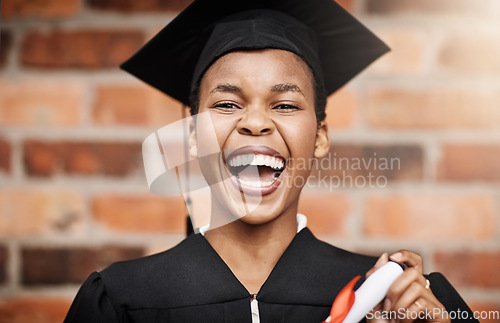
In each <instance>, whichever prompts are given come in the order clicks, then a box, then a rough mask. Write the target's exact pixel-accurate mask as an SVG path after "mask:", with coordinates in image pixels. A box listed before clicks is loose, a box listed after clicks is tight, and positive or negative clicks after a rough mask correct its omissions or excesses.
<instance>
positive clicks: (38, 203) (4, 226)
mask: <svg viewBox="0 0 500 323" xmlns="http://www.w3.org/2000/svg"><path fill="white" fill-rule="evenodd" d="M84 208H85V201H84V197H83V196H82V195H80V194H79V193H76V192H74V191H71V190H67V189H65V190H42V191H36V190H29V189H16V188H5V189H3V190H0V214H2V216H1V217H0V235H3V236H26V235H53V234H54V233H71V234H76V233H81V232H82V231H83V219H82V217H83V212H84Z"/></svg>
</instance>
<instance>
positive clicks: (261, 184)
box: [236, 177, 276, 188]
mask: <svg viewBox="0 0 500 323" xmlns="http://www.w3.org/2000/svg"><path fill="white" fill-rule="evenodd" d="M236 179H237V180H238V182H240V183H241V184H244V185H246V186H251V187H257V188H260V187H266V186H270V185H272V184H273V183H274V182H275V181H276V180H273V181H269V182H262V181H255V182H250V181H244V180H242V179H241V178H239V177H237V178H236Z"/></svg>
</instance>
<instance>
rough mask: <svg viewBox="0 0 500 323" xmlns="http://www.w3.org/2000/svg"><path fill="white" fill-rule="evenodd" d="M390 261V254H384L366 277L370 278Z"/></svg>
mask: <svg viewBox="0 0 500 323" xmlns="http://www.w3.org/2000/svg"><path fill="white" fill-rule="evenodd" d="M388 261H389V254H388V253H387V252H385V253H383V254H382V256H380V257H379V258H378V260H377V262H376V263H375V265H374V266H373V267H372V268H371V269H370V270H368V271H367V272H366V277H365V278H368V277H370V275H371V274H373V273H374V272H375V270H377V269H379V268H380V267H382V266H383V265H385V264H386V263H387V262H388Z"/></svg>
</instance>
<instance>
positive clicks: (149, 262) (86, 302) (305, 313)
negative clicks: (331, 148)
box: [64, 228, 478, 323]
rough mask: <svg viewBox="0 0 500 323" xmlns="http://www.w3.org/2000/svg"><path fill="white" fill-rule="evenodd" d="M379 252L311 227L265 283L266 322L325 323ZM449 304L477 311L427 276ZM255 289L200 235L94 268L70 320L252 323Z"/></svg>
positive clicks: (259, 296) (262, 301)
mask: <svg viewBox="0 0 500 323" xmlns="http://www.w3.org/2000/svg"><path fill="white" fill-rule="evenodd" d="M376 260H377V259H376V258H374V257H368V256H364V255H359V254H355V253H351V252H348V251H345V250H342V249H339V248H336V247H334V246H331V245H329V244H327V243H324V242H322V241H320V240H318V239H316V238H315V237H314V236H313V234H312V233H311V232H310V231H309V229H307V228H304V229H303V230H301V231H300V232H299V233H297V235H296V236H295V238H294V239H293V240H292V242H291V244H290V245H289V247H288V248H287V249H286V251H285V252H284V253H283V255H282V257H281V258H280V260H279V261H278V263H277V264H276V266H275V268H274V269H273V271H272V272H271V274H270V275H269V277H268V278H267V280H266V282H265V283H264V284H263V285H262V287H261V289H260V291H259V293H258V294H257V296H256V297H257V300H258V305H259V312H260V321H261V323H271V322H272V323H280V322H283V323H284V322H286V323H294V322H297V323H299V322H300V323H304V322H311V323H320V322H322V321H323V320H325V319H326V318H327V317H328V315H329V311H330V308H331V305H332V302H333V300H334V299H335V296H336V295H337V293H338V292H339V291H340V290H341V289H342V288H343V287H344V286H345V285H346V284H347V283H348V282H349V281H350V280H351V279H352V278H353V277H354V276H356V275H359V274H361V275H363V274H364V273H365V272H366V271H367V270H369V269H370V268H371V267H372V266H373V265H374V263H375V261H376ZM426 277H427V278H428V279H429V280H430V281H431V288H432V291H433V293H434V294H435V295H436V297H437V298H438V299H439V301H440V302H441V303H442V304H443V305H444V306H445V307H446V309H447V310H448V311H457V310H459V309H460V311H468V312H469V317H470V318H471V319H469V320H460V322H478V321H477V320H474V319H472V312H471V311H470V309H469V308H468V307H467V305H466V304H465V302H464V301H463V300H462V298H461V297H460V295H458V293H457V292H456V291H455V289H454V288H453V287H452V286H451V285H450V284H449V283H448V281H447V280H446V279H445V278H444V277H443V276H442V275H441V274H439V273H432V274H430V275H428V276H426ZM251 297H252V295H250V294H249V292H248V291H247V290H246V289H245V287H244V286H243V285H242V284H241V283H240V282H239V281H238V280H237V278H236V277H235V276H234V275H233V273H232V272H231V270H230V269H229V267H227V265H226V264H225V263H224V261H223V260H222V259H221V258H220V257H219V255H218V254H217V253H216V252H215V250H214V249H213V248H212V247H211V246H210V244H209V243H208V241H207V240H206V239H205V238H204V237H203V236H202V235H201V234H192V235H190V236H189V237H187V238H186V239H185V240H184V241H182V242H181V243H180V244H178V245H177V246H175V247H174V248H172V249H170V250H167V251H165V252H162V253H159V254H156V255H152V256H148V257H145V258H141V259H137V260H132V261H125V262H119V263H115V264H113V265H111V266H110V267H108V268H106V269H105V270H103V271H102V272H100V273H97V272H95V273H93V274H91V275H90V277H89V278H88V279H87V280H86V281H85V283H84V284H83V285H82V287H81V288H80V291H79V292H78V294H77V296H76V298H75V300H74V302H73V304H72V306H71V308H70V310H69V312H68V314H67V317H66V320H65V321H64V322H65V323H80V322H86V323H89V322H92V323H98V322H127V323H128V322H169V323H170V322H173V323H174V322H175V323H177V322H217V323H221V322H238V323H251V320H252V319H251V310H250V302H251Z"/></svg>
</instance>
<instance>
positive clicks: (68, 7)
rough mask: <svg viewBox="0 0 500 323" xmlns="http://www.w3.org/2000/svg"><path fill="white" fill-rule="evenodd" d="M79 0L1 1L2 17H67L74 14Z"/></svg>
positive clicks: (76, 11)
mask: <svg viewBox="0 0 500 323" xmlns="http://www.w3.org/2000/svg"><path fill="white" fill-rule="evenodd" d="M80 2H81V0H43V1H33V0H9V1H2V4H1V7H2V8H1V10H2V18H5V19H8V18H28V17H30V18H32V17H40V18H67V17H72V16H75V15H76V14H77V13H78V11H79V9H80Z"/></svg>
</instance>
